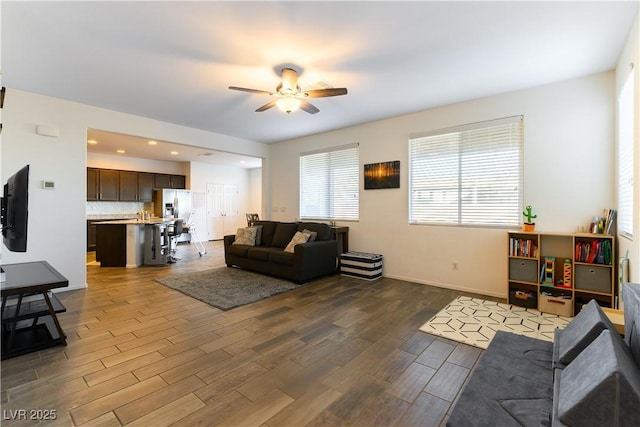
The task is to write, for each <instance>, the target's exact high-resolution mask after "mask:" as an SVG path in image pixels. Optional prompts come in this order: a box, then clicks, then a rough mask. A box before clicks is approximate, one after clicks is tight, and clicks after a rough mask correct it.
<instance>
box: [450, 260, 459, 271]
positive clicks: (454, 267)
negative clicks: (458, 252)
mask: <svg viewBox="0 0 640 427" xmlns="http://www.w3.org/2000/svg"><path fill="white" fill-rule="evenodd" d="M451 269H452V270H457V269H458V261H451Z"/></svg>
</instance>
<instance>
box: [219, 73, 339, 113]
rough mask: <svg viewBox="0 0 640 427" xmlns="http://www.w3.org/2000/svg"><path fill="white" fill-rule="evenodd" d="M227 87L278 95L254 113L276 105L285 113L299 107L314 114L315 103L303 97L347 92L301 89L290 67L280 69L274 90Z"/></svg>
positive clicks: (316, 110)
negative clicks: (279, 81)
mask: <svg viewBox="0 0 640 427" xmlns="http://www.w3.org/2000/svg"><path fill="white" fill-rule="evenodd" d="M229 89H231V90H239V91H241V92H250V93H259V94H263V95H271V96H277V97H278V99H276V100H274V101H271V102H269V103H267V104H264V105H263V106H262V107H260V108H258V109H257V110H256V113H261V112H262V111H266V110H268V109H270V108H273V107H276V106H277V107H278V108H279V109H280V110H282V111H284V112H285V113H287V114H289V113H291V112H293V111H296V110H297V109H298V108H301V109H302V110H304V111H306V112H307V113H309V114H316V113H317V112H318V111H320V110H318V108H317V107H316V106H315V105H313V104H311V103H310V102H308V101H306V100H305V98H324V97H328V96H339V95H346V94H347V89H346V88H327V89H312V90H306V91H303V90H302V89H300V86H298V73H297V72H296V70H294V69H292V68H283V69H282V82H281V83H280V84H279V85H278V86H277V87H276V91H275V92H269V91H266V90H259V89H248V88H244V87H237V86H229Z"/></svg>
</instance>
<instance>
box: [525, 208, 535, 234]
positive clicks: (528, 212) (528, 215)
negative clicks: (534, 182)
mask: <svg viewBox="0 0 640 427" xmlns="http://www.w3.org/2000/svg"><path fill="white" fill-rule="evenodd" d="M532 210H533V208H532V207H531V205H528V206H526V207H525V208H524V212H522V215H524V216H525V217H526V218H527V220H526V221H525V223H524V224H522V230H523V231H533V230H535V229H536V223H535V222H532V221H531V220H533V219H535V218H537V217H538V215H534V214H533V212H532Z"/></svg>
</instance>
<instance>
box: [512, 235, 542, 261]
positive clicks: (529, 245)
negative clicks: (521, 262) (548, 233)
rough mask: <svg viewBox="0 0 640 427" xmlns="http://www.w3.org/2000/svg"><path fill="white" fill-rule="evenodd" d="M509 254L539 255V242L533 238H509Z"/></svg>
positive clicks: (535, 256) (522, 255) (532, 256)
mask: <svg viewBox="0 0 640 427" xmlns="http://www.w3.org/2000/svg"><path fill="white" fill-rule="evenodd" d="M509 256H519V257H527V258H537V257H538V244H537V243H536V241H535V240H533V239H522V238H518V237H510V238H509Z"/></svg>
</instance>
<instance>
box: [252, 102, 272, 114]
mask: <svg viewBox="0 0 640 427" xmlns="http://www.w3.org/2000/svg"><path fill="white" fill-rule="evenodd" d="M275 106H276V101H271V102H269V103H268V104H264V105H263V106H262V107H260V108H258V109H257V110H256V113H261V112H263V111H266V110H268V109H269V108H273V107H275Z"/></svg>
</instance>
